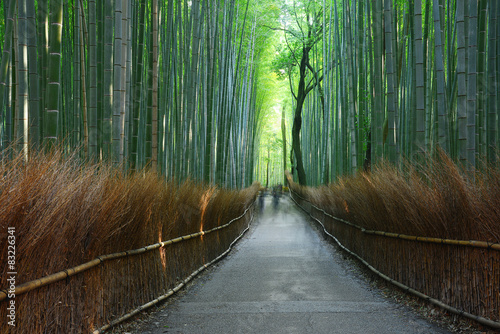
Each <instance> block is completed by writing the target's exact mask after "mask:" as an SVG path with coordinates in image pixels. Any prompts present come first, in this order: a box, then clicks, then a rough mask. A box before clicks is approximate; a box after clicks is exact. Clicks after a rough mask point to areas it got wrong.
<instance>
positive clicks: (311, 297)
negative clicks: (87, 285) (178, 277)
mask: <svg viewBox="0 0 500 334" xmlns="http://www.w3.org/2000/svg"><path fill="white" fill-rule="evenodd" d="M266 205H267V207H266V209H265V211H264V213H263V215H262V216H261V218H260V219H259V220H258V221H257V222H255V223H254V225H253V226H252V228H251V232H249V234H248V235H247V236H245V238H244V239H243V240H242V241H241V242H240V243H239V244H238V245H237V246H236V247H235V249H234V250H233V252H232V253H231V254H230V255H229V256H228V257H227V258H226V259H224V260H222V261H221V262H219V263H218V264H217V265H216V266H214V267H213V268H211V269H209V270H207V271H206V272H205V273H204V274H202V275H201V276H200V277H199V278H198V279H196V280H195V281H194V282H193V283H192V284H189V286H188V287H187V288H186V289H184V290H183V291H182V292H181V293H180V294H178V295H177V296H175V297H174V298H172V299H170V300H169V301H168V302H166V303H165V304H163V305H161V306H159V307H155V308H154V309H152V310H150V311H149V312H147V313H146V314H143V315H142V316H141V317H139V318H138V319H136V320H135V321H134V322H131V323H128V324H126V325H123V326H120V327H118V328H116V329H115V330H114V331H113V333H122V334H123V333H150V334H158V333H186V334H187V333H266V332H267V333H332V332H333V333H336V332H338V333H360V332H364V333H381V332H384V333H464V334H465V333H467V334H473V333H474V334H476V333H484V332H487V329H481V328H478V327H477V326H475V325H472V324H470V323H469V322H467V321H465V320H462V319H459V318H457V317H452V316H447V315H446V314H444V313H443V312H441V311H439V310H437V309H435V308H434V307H432V306H429V305H427V304H426V303H423V302H421V301H419V300H417V299H415V298H412V297H410V296H408V295H406V294H404V293H402V292H401V291H399V290H397V289H394V288H393V287H392V286H388V285H387V284H385V282H383V281H381V280H379V279H378V278H376V277H374V276H373V275H372V274H371V273H370V272H368V271H367V270H366V269H365V268H363V267H362V266H360V265H359V264H358V263H357V261H356V260H354V259H351V258H350V257H349V256H347V255H346V254H345V253H344V252H342V251H340V250H339V249H338V248H337V247H336V246H335V245H333V244H331V243H330V242H328V241H326V240H325V238H323V236H322V235H321V233H320V232H319V230H318V229H316V228H315V227H314V226H315V225H314V224H312V223H311V222H309V220H308V219H307V218H305V216H304V215H303V214H302V213H301V212H299V211H298V210H299V209H297V208H296V207H294V206H293V205H292V204H291V203H290V201H289V200H288V199H285V198H282V199H281V202H280V206H279V209H278V210H275V209H273V208H272V206H271V203H270V200H267V201H266ZM311 227H312V228H311ZM315 229H316V231H314V230H315Z"/></svg>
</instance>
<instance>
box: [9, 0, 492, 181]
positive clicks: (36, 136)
mask: <svg viewBox="0 0 500 334" xmlns="http://www.w3.org/2000/svg"><path fill="white" fill-rule="evenodd" d="M497 7H498V6H497V3H496V1H487V0H481V1H472V2H471V1H465V0H446V1H445V0H439V1H430V0H428V1H426V0H416V1H342V0H335V1H326V0H325V1H306V2H300V1H293V2H290V1H285V2H283V3H281V2H279V1H264V0H259V1H254V2H247V3H245V2H244V1H237V0H233V1H219V0H213V1H177V2H174V1H163V2H162V1H160V2H158V1H156V2H155V1H145V0H144V1H134V0H127V1H114V2H109V1H104V2H96V1H91V0H90V1H77V0H75V1H63V0H61V1H56V0H54V1H48V0H47V1H36V2H32V1H13V0H6V1H4V2H3V5H2V6H1V9H0V10H1V11H2V12H1V13H0V14H1V17H2V21H3V24H2V25H1V30H0V36H2V41H3V43H2V44H3V45H2V67H1V72H0V89H1V91H0V107H1V108H2V109H1V110H2V113H1V115H0V116H1V123H0V125H1V128H0V131H1V146H2V147H3V148H4V149H5V148H6V147H9V146H10V145H11V143H15V145H14V146H12V148H15V150H17V151H22V152H24V154H25V155H26V157H27V158H28V157H29V153H28V152H29V150H36V149H37V148H39V147H41V146H50V145H54V144H56V143H57V144H61V145H62V146H63V147H64V149H65V150H79V151H81V152H80V154H81V155H82V156H84V157H85V158H86V159H89V160H91V161H100V160H105V161H110V162H112V163H114V164H121V165H122V166H123V168H126V169H131V170H136V169H141V168H143V167H144V166H146V165H149V166H150V167H151V168H153V169H157V170H158V171H160V172H161V173H162V174H164V175H165V176H166V177H167V178H168V179H171V178H176V179H179V180H183V179H186V178H188V177H191V178H195V179H200V180H205V181H207V182H212V183H217V184H224V185H226V186H231V187H244V186H246V185H249V184H250V183H251V182H252V181H253V180H254V179H258V180H260V181H263V182H262V183H265V181H266V177H268V176H267V173H268V169H269V168H270V169H271V174H272V175H271V177H272V182H271V183H276V182H279V181H280V180H282V179H283V171H284V170H285V169H291V170H294V171H295V173H294V174H295V176H296V177H297V178H298V180H299V181H300V183H301V184H310V185H318V184H321V183H328V182H329V181H331V180H334V179H335V178H336V177H338V176H340V175H343V174H346V173H348V174H349V173H355V172H356V171H359V170H362V169H363V166H364V165H366V164H368V163H371V164H377V162H378V161H381V160H382V159H384V160H387V161H390V162H392V163H398V162H400V161H401V160H402V159H410V160H415V159H417V160H418V157H419V156H420V155H422V154H424V153H425V152H428V151H432V150H433V149H435V148H436V147H440V148H441V149H442V150H444V151H445V152H447V154H449V155H450V156H451V157H452V158H453V159H454V160H456V161H457V162H459V163H461V164H464V165H468V166H470V167H475V166H477V164H478V163H479V162H480V161H484V160H485V159H486V160H487V161H489V162H494V161H495V157H496V152H497V151H496V148H497V146H498V142H499V136H498V133H499V131H498V130H499V126H500V122H499V118H498V113H497V110H498V108H497V104H498V95H499V94H498V89H499V87H498V85H497V82H498V76H499V64H500V63H499V61H500V60H499V59H498V56H497V55H498V53H499V52H498V50H499V49H500V45H497V36H498V35H499V34H500V33H499V31H500V25H499V24H498V23H497V16H498V14H499V13H500V9H498V10H497ZM287 157H288V158H287ZM268 167H269V168H268ZM306 175H307V177H306ZM268 183H269V181H268Z"/></svg>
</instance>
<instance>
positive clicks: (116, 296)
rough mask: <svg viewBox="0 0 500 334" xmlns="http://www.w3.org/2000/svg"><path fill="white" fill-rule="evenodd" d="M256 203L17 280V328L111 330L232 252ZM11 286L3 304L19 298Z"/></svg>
mask: <svg viewBox="0 0 500 334" xmlns="http://www.w3.org/2000/svg"><path fill="white" fill-rule="evenodd" d="M254 208H255V199H254V200H253V201H252V202H251V203H249V204H248V206H246V208H244V211H243V213H242V214H241V215H239V216H238V217H236V218H233V219H231V220H230V221H229V222H227V223H226V224H224V225H220V226H217V227H214V228H211V229H207V230H205V231H200V232H196V233H192V234H188V235H184V236H180V237H176V238H173V239H170V240H166V241H161V242H158V243H155V244H152V245H148V246H145V247H141V248H138V249H133V250H129V251H123V252H117V253H111V254H106V255H101V256H98V257H97V258H95V259H93V260H91V261H88V262H85V263H83V264H80V265H78V266H75V267H72V268H69V269H65V270H62V271H59V272H57V273H54V274H51V275H48V276H45V277H42V278H38V279H35V280H31V281H29V282H25V283H23V284H20V285H17V286H16V287H15V297H14V298H15V299H14V300H15V302H16V306H18V308H17V309H16V315H15V316H16V330H20V331H23V332H45V331H47V330H50V332H53V333H82V332H93V333H102V332H104V331H106V330H107V329H109V328H111V327H113V326H115V325H116V324H118V323H121V322H123V321H125V320H127V319H129V318H131V317H132V316H134V315H136V314H138V313H140V312H141V311H143V310H145V309H146V308H148V307H151V306H153V305H155V304H157V303H159V302H161V301H163V300H165V299H167V298H168V297H169V296H171V295H172V294H174V293H176V292H177V291H179V290H180V289H181V288H182V287H183V286H184V285H185V284H186V283H187V282H189V281H190V280H191V279H193V278H194V277H195V276H196V275H198V274H199V273H200V272H202V271H203V270H204V269H205V268H208V267H209V266H210V265H212V264H213V263H215V262H217V261H219V260H220V259H221V258H222V257H224V256H225V255H227V254H228V253H229V251H230V250H231V248H232V246H233V245H234V243H235V242H236V241H237V240H239V239H240V238H241V237H242V236H243V234H244V233H245V232H246V231H247V230H248V229H249V228H250V224H251V221H252V220H253V217H254V214H253V212H254ZM240 212H241V211H240ZM154 250H157V252H153V251H154ZM167 250H168V251H167ZM8 292H11V291H8V290H7V289H3V290H1V291H0V305H6V303H9V300H11V301H12V300H13V299H12V298H8ZM28 292H29V293H28ZM158 296H160V297H158ZM5 309H6V307H5V308H3V310H2V311H3V312H5ZM35 309H36V312H35ZM43 309H45V312H44V313H42V310H43ZM33 312H35V313H34V314H33ZM2 314H3V313H2ZM4 330H6V331H7V332H8V330H9V329H8V327H7V325H6V324H5V323H1V325H0V332H2V333H3V332H4Z"/></svg>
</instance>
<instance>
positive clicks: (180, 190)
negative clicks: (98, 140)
mask: <svg viewBox="0 0 500 334" xmlns="http://www.w3.org/2000/svg"><path fill="white" fill-rule="evenodd" d="M0 172H1V173H0V175H2V181H1V182H0V208H1V209H0V224H2V226H1V227H2V228H1V229H0V231H1V232H0V233H1V235H0V263H6V256H7V243H6V240H7V238H6V235H5V233H6V231H7V227H14V228H15V234H16V270H17V273H18V274H17V277H16V283H17V284H21V283H23V282H28V281H31V280H34V279H37V278H40V277H44V276H47V275H49V274H52V273H55V272H58V271H61V270H64V269H67V268H70V267H74V266H77V265H79V264H81V263H84V262H87V261H89V260H92V259H94V258H96V257H98V256H100V255H104V254H110V253H116V252H122V251H127V250H132V249H137V248H140V247H144V246H147V245H150V244H155V243H157V242H159V241H163V240H168V239H173V238H175V237H178V236H181V235H183V234H190V233H195V232H199V231H201V230H203V229H209V228H210V227H211V226H213V227H216V226H220V225H223V224H225V223H227V222H228V221H229V220H231V219H232V218H234V217H236V216H238V215H239V214H241V213H242V212H243V211H244V210H245V208H246V207H248V205H249V203H251V202H252V201H253V200H254V199H255V197H256V194H257V192H258V187H259V186H258V185H253V186H252V187H250V188H248V189H244V190H242V191H233V190H226V189H218V188H216V187H213V186H208V185H204V184H201V183H196V182H193V181H188V182H185V183H184V184H181V185H176V184H175V183H173V182H172V183H171V182H166V181H165V180H164V179H163V178H162V177H161V176H159V175H157V174H155V173H152V172H141V173H136V174H130V175H126V174H124V173H122V172H119V171H117V170H116V169H114V168H113V167H112V166H107V165H104V164H97V165H90V164H85V163H83V162H81V161H80V160H79V159H78V158H77V157H76V156H69V157H68V156H65V155H63V154H62V153H61V151H56V152H54V153H53V154H51V155H45V154H42V153H40V154H37V155H34V156H32V157H30V160H29V161H28V162H25V161H24V160H23V157H22V156H17V157H14V158H13V159H12V160H5V161H2V164H1V165H0ZM246 223H247V221H246V220H242V221H241V222H238V223H236V224H234V226H231V227H230V228H228V229H225V230H221V231H217V232H214V233H212V234H209V235H206V236H204V237H203V238H195V239H191V240H188V241H186V242H183V243H179V244H175V245H172V246H171V247H170V246H169V247H168V248H164V247H163V248H160V249H158V250H155V251H152V252H149V253H144V254H141V255H135V256H132V257H128V258H126V259H118V260H113V261H107V262H106V263H103V264H102V265H100V266H99V267H96V268H92V269H90V270H88V271H86V272H84V273H83V274H81V275H76V276H72V277H70V278H68V279H66V280H65V281H61V282H58V283H55V284H52V285H49V286H45V287H42V288H40V289H38V290H34V291H30V292H28V293H26V294H24V295H20V296H17V297H16V298H15V301H16V325H17V327H16V331H17V332H52V333H81V332H89V331H91V330H93V329H95V328H98V327H101V326H103V325H104V324H106V323H109V322H110V321H112V320H113V319H114V318H116V317H118V316H119V315H121V314H124V313H126V312H128V311H130V310H131V309H134V308H136V307H138V306H139V305H143V304H145V303H147V302H149V301H151V300H153V299H155V298H156V297H158V296H159V295H162V294H164V293H165V292H166V291H168V290H169V289H171V288H173V287H174V286H175V284H176V283H177V282H178V281H179V280H182V279H183V278H185V277H187V276H188V275H190V274H191V273H192V272H193V271H194V270H196V269H197V268H199V267H200V266H202V265H203V264H205V263H207V262H209V261H210V260H212V259H214V258H215V257H217V256H218V255H219V254H221V253H222V252H223V251H225V250H226V249H227V247H228V245H229V244H230V243H231V242H232V240H234V238H236V237H237V236H238V235H239V232H241V231H242V230H243V229H244V228H246V225H245V224H246ZM7 271H8V268H7V266H4V267H3V268H0V277H5V275H6V272H7ZM5 284H6V282H2V283H0V289H5V288H6V286H5ZM4 302H7V301H4ZM4 302H2V303H4ZM5 312H6V307H3V306H2V307H1V308H0V316H1V317H3V318H4V319H5V317H6V313H5ZM8 330H9V328H8V327H7V324H6V323H5V322H2V323H0V332H2V333H4V332H8Z"/></svg>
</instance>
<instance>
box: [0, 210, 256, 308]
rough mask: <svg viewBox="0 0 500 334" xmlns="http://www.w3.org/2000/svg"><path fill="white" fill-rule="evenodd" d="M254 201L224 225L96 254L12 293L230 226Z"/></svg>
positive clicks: (2, 295) (3, 296) (2, 294)
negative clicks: (130, 248)
mask: <svg viewBox="0 0 500 334" xmlns="http://www.w3.org/2000/svg"><path fill="white" fill-rule="evenodd" d="M254 203H255V202H252V204H251V205H250V206H249V207H248V208H247V209H246V210H245V211H244V212H243V214H241V215H240V216H239V217H236V218H234V219H232V220H230V221H229V222H228V223H227V224H224V225H221V226H217V227H215V228H213V229H210V230H207V231H201V232H197V233H192V234H189V235H184V236H181V237H177V238H174V239H170V240H166V241H161V242H158V243H156V244H153V245H149V246H145V247H141V248H138V249H134V250H128V251H124V252H118V253H112V254H106V255H101V256H98V257H97V258H95V259H93V260H91V261H88V262H85V263H83V264H80V265H78V266H76V267H72V268H69V269H64V270H61V271H59V272H57V273H55V274H52V275H48V276H45V277H42V278H39V279H36V280H33V281H29V282H26V283H23V284H20V285H18V286H16V289H15V293H14V294H15V295H16V296H18V295H21V294H23V293H26V292H29V291H32V290H35V289H37V288H40V287H42V286H46V285H50V284H52V283H56V282H59V281H62V280H64V279H66V278H68V277H70V276H73V275H76V274H79V273H82V272H84V271H86V270H89V269H91V268H94V267H96V266H98V265H100V264H101V263H103V262H105V261H110V260H115V259H119V258H123V257H128V256H133V255H139V254H142V253H146V252H149V251H152V250H155V249H158V248H160V247H166V246H169V245H172V244H175V243H178V242H182V241H185V240H189V239H192V238H197V237H201V236H203V235H206V234H209V233H212V232H215V231H218V230H222V229H224V228H226V227H228V226H230V225H231V224H232V223H233V222H235V221H237V220H239V219H241V218H242V217H243V216H245V214H246V213H247V211H248V210H249V209H250V208H251V207H252V206H253V205H254ZM7 296H8V290H7V289H3V290H1V291H0V301H2V300H4V299H7Z"/></svg>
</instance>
